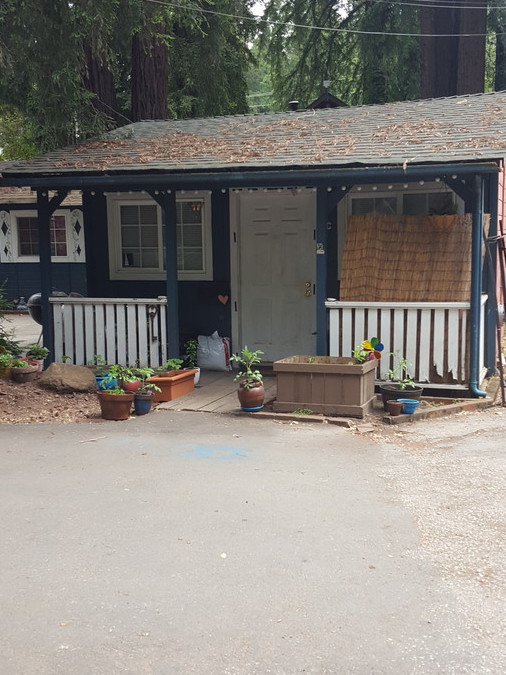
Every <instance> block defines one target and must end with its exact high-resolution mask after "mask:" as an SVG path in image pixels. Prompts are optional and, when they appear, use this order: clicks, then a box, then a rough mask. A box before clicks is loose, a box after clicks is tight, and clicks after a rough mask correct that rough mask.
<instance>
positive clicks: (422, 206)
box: [403, 193, 427, 216]
mask: <svg viewBox="0 0 506 675" xmlns="http://www.w3.org/2000/svg"><path fill="white" fill-rule="evenodd" d="M403 213H404V214H405V215H406V216H417V215H421V214H423V213H427V195H426V194H425V193H412V194H406V195H404V197H403Z"/></svg>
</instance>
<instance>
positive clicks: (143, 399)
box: [134, 368, 161, 415]
mask: <svg viewBox="0 0 506 675" xmlns="http://www.w3.org/2000/svg"><path fill="white" fill-rule="evenodd" d="M145 370H151V368H146V369H145ZM157 391H158V392H159V391H161V389H160V387H159V386H158V385H156V384H153V382H147V381H146V379H144V380H142V382H141V386H140V387H139V389H137V391H136V392H135V396H134V410H135V414H136V415H145V414H146V413H148V412H149V411H150V410H151V406H152V405H153V401H154V396H155V392H157Z"/></svg>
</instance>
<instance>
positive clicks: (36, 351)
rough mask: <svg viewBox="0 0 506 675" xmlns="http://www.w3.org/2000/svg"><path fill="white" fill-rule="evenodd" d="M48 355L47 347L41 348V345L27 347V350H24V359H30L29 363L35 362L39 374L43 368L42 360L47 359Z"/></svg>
mask: <svg viewBox="0 0 506 675" xmlns="http://www.w3.org/2000/svg"><path fill="white" fill-rule="evenodd" d="M48 355H49V349H48V348H47V347H43V346H42V345H39V344H38V343H36V344H33V345H29V346H28V349H27V350H26V358H27V359H30V361H36V362H37V364H38V366H39V372H41V371H42V370H43V368H44V359H47V357H48Z"/></svg>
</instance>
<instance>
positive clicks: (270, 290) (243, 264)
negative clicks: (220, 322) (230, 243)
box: [234, 190, 316, 361]
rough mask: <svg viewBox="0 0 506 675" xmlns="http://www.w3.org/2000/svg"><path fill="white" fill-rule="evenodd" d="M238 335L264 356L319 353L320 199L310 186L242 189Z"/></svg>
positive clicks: (238, 230)
mask: <svg viewBox="0 0 506 675" xmlns="http://www.w3.org/2000/svg"><path fill="white" fill-rule="evenodd" d="M238 202H239V203H238V206H239V208H238V218H237V223H236V224H237V228H236V232H235V237H236V240H237V242H236V245H237V275H238V284H237V297H238V305H237V312H238V317H237V318H238V323H237V330H238V337H239V341H240V345H235V347H234V349H235V350H238V349H239V348H240V347H242V346H244V345H247V346H248V348H249V349H253V350H255V349H261V350H262V351H263V352H264V355H263V357H262V360H263V361H276V360H278V359H282V358H286V357H287V356H293V355H296V354H314V353H315V345H316V340H315V330H316V310H315V286H314V284H315V273H316V261H315V239H314V232H315V226H316V200H315V194H314V193H313V192H312V191H309V190H301V191H297V190H284V191H282V192H277V191H269V192H260V191H259V192H252V193H247V192H243V193H240V195H239V199H238Z"/></svg>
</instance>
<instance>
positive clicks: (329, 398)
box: [273, 356, 378, 417]
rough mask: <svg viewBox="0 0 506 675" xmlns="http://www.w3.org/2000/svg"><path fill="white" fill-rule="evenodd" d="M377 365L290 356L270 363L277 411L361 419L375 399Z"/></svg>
mask: <svg viewBox="0 0 506 675" xmlns="http://www.w3.org/2000/svg"><path fill="white" fill-rule="evenodd" d="M377 365H378V362H377V361H376V360H374V361H365V363H354V362H353V359H351V358H346V357H339V356H290V357H289V358H287V359H281V360H280V361H275V362H274V364H273V368H274V372H275V374H276V379H277V398H276V400H275V401H274V410H275V411H276V412H293V411H294V410H297V409H298V408H306V409H308V410H312V411H313V412H319V413H324V414H326V415H346V416H350V417H364V415H365V414H366V413H368V412H369V411H370V410H371V409H372V407H373V402H374V399H375V394H374V378H375V373H376V366H377Z"/></svg>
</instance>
